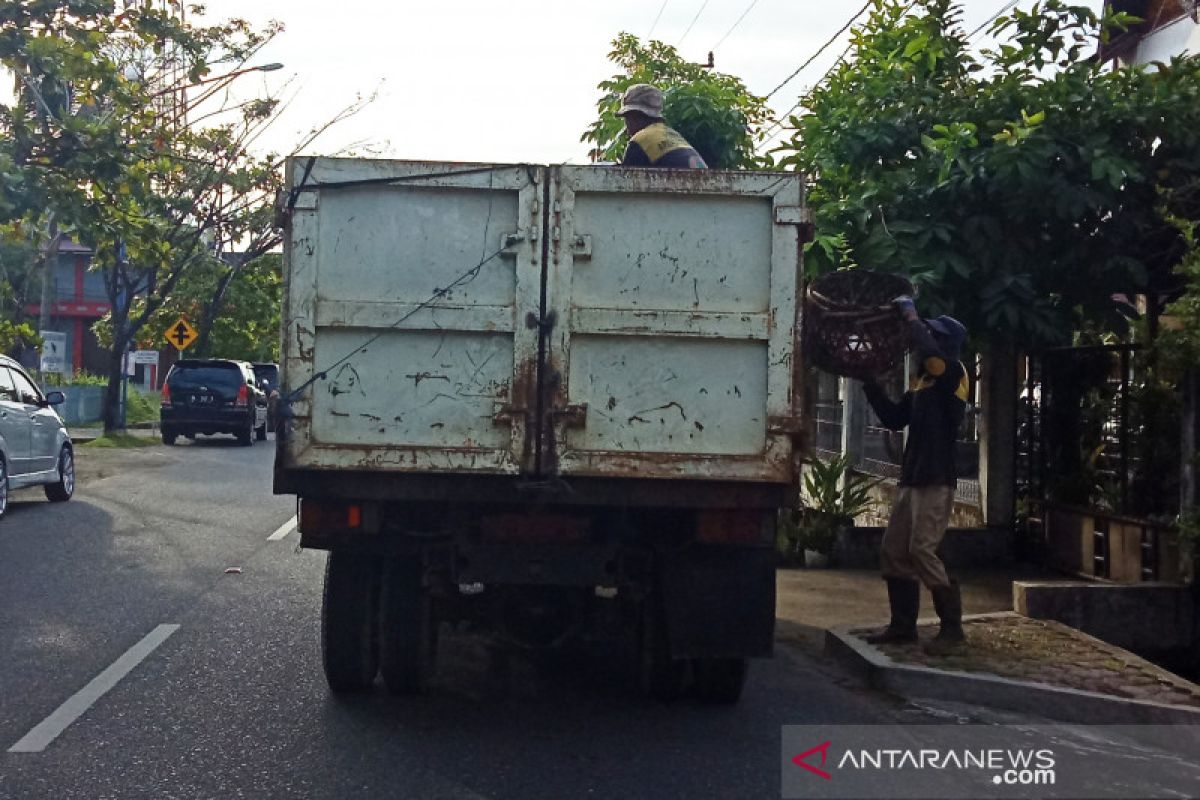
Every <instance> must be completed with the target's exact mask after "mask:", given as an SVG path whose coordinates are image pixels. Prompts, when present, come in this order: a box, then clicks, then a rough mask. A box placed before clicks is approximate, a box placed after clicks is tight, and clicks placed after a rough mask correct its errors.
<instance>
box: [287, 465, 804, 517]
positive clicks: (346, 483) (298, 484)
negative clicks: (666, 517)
mask: <svg viewBox="0 0 1200 800" xmlns="http://www.w3.org/2000/svg"><path fill="white" fill-rule="evenodd" d="M274 488H275V494H296V495H300V496H302V497H314V498H325V499H344V500H350V501H356V502H358V501H375V502H389V501H395V502H421V503H438V502H441V503H449V504H455V505H459V504H466V505H471V506H480V505H492V506H496V505H499V506H511V507H518V508H519V507H525V506H529V505H531V504H534V503H537V504H542V505H563V506H610V507H622V508H624V507H657V508H742V509H751V508H758V509H774V508H782V507H785V506H789V505H790V504H791V502H792V500H793V498H791V497H790V494H792V493H790V492H789V486H788V484H782V483H752V482H748V481H747V482H734V481H721V480H663V479H640V478H556V479H554V480H550V481H534V480H529V479H526V478H519V477H513V476H506V475H503V476H502V475H497V476H481V475H453V474H446V475H438V474H430V473H422V474H408V473H385V472H368V471H343V470H313V469H291V468H286V467H278V466H277V467H276V469H275V484H274Z"/></svg>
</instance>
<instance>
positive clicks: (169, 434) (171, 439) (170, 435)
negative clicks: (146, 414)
mask: <svg viewBox="0 0 1200 800" xmlns="http://www.w3.org/2000/svg"><path fill="white" fill-rule="evenodd" d="M178 435H179V434H177V433H175V431H171V430H167V429H166V428H163V431H162V441H163V444H165V445H167V446H168V447H170V446H171V445H173V444H175V437H176V436H178Z"/></svg>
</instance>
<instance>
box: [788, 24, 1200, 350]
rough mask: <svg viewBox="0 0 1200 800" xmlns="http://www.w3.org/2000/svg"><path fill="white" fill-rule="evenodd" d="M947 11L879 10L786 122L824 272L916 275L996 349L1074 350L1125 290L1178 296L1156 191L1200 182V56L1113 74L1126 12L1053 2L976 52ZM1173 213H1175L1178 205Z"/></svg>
mask: <svg viewBox="0 0 1200 800" xmlns="http://www.w3.org/2000/svg"><path fill="white" fill-rule="evenodd" d="M960 16H961V12H960V6H959V5H958V4H956V3H954V2H952V0H917V2H915V3H911V4H910V3H908V2H903V3H902V2H900V0H875V3H874V6H873V8H872V10H871V13H870V16H869V19H868V21H867V22H866V23H865V24H864V25H863V26H862V27H860V28H858V29H856V30H855V31H854V32H853V39H852V45H853V48H852V56H851V57H850V58H848V59H847V60H846V61H845V62H844V63H841V64H840V65H839V66H838V67H836V68H835V69H834V70H833V72H832V73H831V74H830V76H829V78H828V80H827V81H825V82H824V83H822V84H821V85H819V86H817V87H816V88H815V89H814V90H813V91H812V93H811V95H810V96H809V98H808V99H807V100H806V102H805V106H804V109H803V110H802V112H801V113H800V114H799V115H798V116H796V117H793V118H792V119H791V121H790V122H791V125H792V126H793V127H794V128H795V133H794V136H793V137H792V139H791V141H790V142H789V143H788V144H786V145H784V146H783V147H782V148H781V151H782V153H783V158H782V163H783V164H784V165H788V166H794V167H796V168H799V169H803V170H804V171H806V172H808V173H809V175H810V177H811V179H812V188H811V192H810V195H809V202H810V203H811V205H812V206H813V207H814V209H815V212H816V220H817V230H818V238H817V241H816V242H815V243H814V244H813V245H812V246H811V247H810V251H809V259H808V265H809V269H810V270H812V271H814V272H820V271H827V270H832V269H838V268H845V267H853V266H862V267H869V268H872V269H878V270H884V271H890V272H898V273H902V274H905V275H908V276H910V277H911V278H912V279H913V281H914V283H915V284H916V285H917V286H918V287H919V290H920V292H921V302H922V305H923V306H924V307H925V308H924V310H925V311H927V312H930V313H952V314H954V315H955V316H957V317H959V318H961V319H963V320H964V321H965V322H967V323H968V325H969V326H970V327H971V328H972V329H973V331H974V332H975V334H977V335H980V336H982V338H985V339H996V340H1009V341H1019V342H1023V343H1034V344H1037V343H1058V342H1064V341H1066V340H1067V339H1068V337H1069V336H1070V332H1071V331H1072V330H1075V329H1077V328H1078V326H1080V325H1081V324H1083V323H1084V322H1085V321H1092V322H1095V323H1098V324H1101V325H1104V326H1110V327H1111V326H1117V325H1120V317H1118V316H1117V314H1116V309H1117V306H1116V304H1115V303H1114V300H1113V295H1114V294H1116V293H1128V294H1133V293H1141V292H1148V293H1150V294H1151V295H1152V296H1157V295H1158V293H1159V291H1161V290H1164V289H1168V288H1169V287H1170V286H1171V285H1172V279H1171V269H1172V267H1173V266H1174V264H1175V263H1177V262H1178V261H1179V259H1180V257H1181V255H1182V252H1183V241H1182V238H1181V237H1180V235H1179V231H1178V228H1177V226H1174V225H1172V224H1171V222H1170V220H1169V218H1168V217H1169V214H1170V213H1171V209H1170V208H1167V209H1164V203H1163V202H1162V197H1163V196H1164V192H1165V191H1169V190H1170V188H1171V187H1173V186H1178V185H1183V184H1184V183H1187V182H1188V181H1189V180H1192V179H1194V177H1195V176H1196V175H1197V174H1198V171H1200V138H1198V137H1200V80H1198V79H1200V60H1198V59H1196V58H1176V59H1174V60H1172V61H1171V63H1169V64H1160V65H1156V67H1154V68H1145V67H1121V68H1113V67H1112V66H1111V65H1107V64H1103V63H1101V62H1100V61H1099V60H1098V59H1097V58H1096V57H1095V54H1096V50H1097V46H1098V44H1099V43H1100V42H1101V41H1102V40H1104V39H1105V37H1107V35H1108V31H1110V30H1114V29H1119V28H1122V27H1123V26H1127V25H1128V24H1129V23H1130V22H1131V21H1132V18H1130V17H1128V16H1125V15H1111V16H1109V17H1107V18H1105V19H1101V18H1099V17H1097V15H1096V14H1094V13H1093V12H1092V11H1090V10H1089V9H1087V8H1084V7H1077V6H1069V5H1066V4H1065V3H1063V2H1061V0H1044V1H1043V2H1039V3H1037V4H1035V5H1034V6H1032V7H1030V8H1029V9H1027V10H1025V11H1021V10H1015V11H1013V12H1011V13H1010V14H1009V15H1008V16H1004V17H1000V18H998V19H997V20H996V22H995V23H994V24H993V27H992V33H993V34H994V35H995V36H996V37H997V45H996V46H994V47H992V48H990V49H985V50H983V51H981V52H975V51H973V50H972V49H971V47H970V46H969V43H968V39H967V35H966V34H965V33H964V32H963V30H962V28H961V26H960V24H959V23H960ZM1175 211H1176V212H1178V209H1175Z"/></svg>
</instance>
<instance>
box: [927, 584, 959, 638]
mask: <svg viewBox="0 0 1200 800" xmlns="http://www.w3.org/2000/svg"><path fill="white" fill-rule="evenodd" d="M929 591H930V593H931V594H932V595H933V608H934V610H935V611H937V615H938V619H939V620H941V622H942V627H941V630H939V631H938V634H937V636H935V637H933V639H931V640H930V641H929V643H928V644H926V645H925V652H926V653H929V654H930V655H934V656H938V655H948V654H950V653H953V652H956V651H958V650H961V649H962V648H963V647H965V646H966V643H967V637H966V634H964V633H963V628H962V594H961V592H960V591H959V588H958V581H950V585H949V586H935V587H934V588H932V589H930V590H929Z"/></svg>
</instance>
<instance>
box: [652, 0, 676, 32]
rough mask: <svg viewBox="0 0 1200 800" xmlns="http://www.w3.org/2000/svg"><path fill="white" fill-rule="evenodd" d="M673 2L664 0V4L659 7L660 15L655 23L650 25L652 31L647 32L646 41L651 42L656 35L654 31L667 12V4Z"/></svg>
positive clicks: (655, 18) (656, 17)
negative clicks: (651, 38)
mask: <svg viewBox="0 0 1200 800" xmlns="http://www.w3.org/2000/svg"><path fill="white" fill-rule="evenodd" d="M669 2H671V0H663V4H662V5H661V6H659V7H658V14H657V15H655V17H654V22H653V23H652V24H651V25H650V30H649V31H647V32H646V39H647V40H649V39H650V37H651V36H653V35H654V29H655V28H657V27H658V21H659V20H660V19H662V15H663V12H664V11H666V10H667V3H669Z"/></svg>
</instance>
